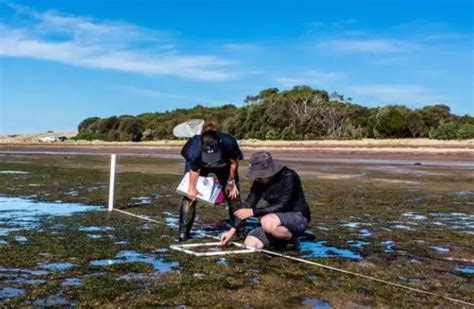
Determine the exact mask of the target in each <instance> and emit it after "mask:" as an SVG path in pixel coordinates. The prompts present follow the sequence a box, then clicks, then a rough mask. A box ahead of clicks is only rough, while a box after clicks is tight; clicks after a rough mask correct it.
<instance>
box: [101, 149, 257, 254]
mask: <svg viewBox="0 0 474 309" xmlns="http://www.w3.org/2000/svg"><path fill="white" fill-rule="evenodd" d="M116 165H117V155H116V154H111V155H110V184H109V203H108V207H107V210H108V211H109V212H110V211H113V210H116V211H118V212H122V213H126V212H124V211H122V210H119V209H114V197H115V168H116ZM126 214H129V213H126ZM129 215H133V214H129ZM134 216H136V215H134ZM136 217H139V218H142V219H144V217H142V216H136ZM150 221H151V220H150ZM220 245H221V243H220V242H206V243H195V244H179V245H171V246H170V248H171V249H173V250H177V251H181V252H184V253H187V254H191V255H194V256H216V255H226V254H239V253H253V252H256V250H255V249H252V248H246V247H244V246H243V245H241V244H238V243H235V242H232V243H231V244H230V245H232V246H235V247H237V248H239V249H236V250H225V251H224V250H220V251H205V252H197V251H193V250H192V248H197V247H217V246H220Z"/></svg>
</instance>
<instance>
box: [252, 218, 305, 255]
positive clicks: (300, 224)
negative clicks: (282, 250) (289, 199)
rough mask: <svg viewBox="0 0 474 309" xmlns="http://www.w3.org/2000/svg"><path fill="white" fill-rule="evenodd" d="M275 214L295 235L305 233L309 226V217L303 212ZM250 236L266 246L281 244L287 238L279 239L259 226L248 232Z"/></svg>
mask: <svg viewBox="0 0 474 309" xmlns="http://www.w3.org/2000/svg"><path fill="white" fill-rule="evenodd" d="M275 215H277V216H278V218H279V219H280V222H281V225H283V226H284V227H286V228H287V229H288V230H289V231H290V232H291V234H293V237H295V236H300V235H303V233H304V231H305V230H306V228H307V227H308V219H306V217H305V216H303V215H302V214H301V212H277V213H275ZM248 236H253V237H255V238H258V239H259V240H260V241H261V242H262V243H263V246H264V247H268V246H269V245H273V244H275V245H281V244H282V242H285V240H281V239H277V238H275V237H273V236H272V235H270V234H267V233H265V231H264V230H263V228H262V227H261V226H260V227H257V228H255V229H253V230H251V231H250V232H249V233H248Z"/></svg>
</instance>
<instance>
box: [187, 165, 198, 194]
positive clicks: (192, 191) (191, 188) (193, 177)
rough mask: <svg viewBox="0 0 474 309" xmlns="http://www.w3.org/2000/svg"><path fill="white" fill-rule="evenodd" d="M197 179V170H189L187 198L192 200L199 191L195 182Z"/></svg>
mask: <svg viewBox="0 0 474 309" xmlns="http://www.w3.org/2000/svg"><path fill="white" fill-rule="evenodd" d="M198 179H199V170H197V171H194V170H192V169H191V170H189V187H188V198H189V199H190V200H192V201H194V200H196V198H197V196H198V195H200V194H201V193H200V192H199V191H198V190H197V188H196V186H197V182H198Z"/></svg>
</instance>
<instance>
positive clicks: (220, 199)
mask: <svg viewBox="0 0 474 309" xmlns="http://www.w3.org/2000/svg"><path fill="white" fill-rule="evenodd" d="M214 181H215V182H214V183H215V185H217V186H219V190H220V192H219V194H218V195H217V198H216V203H215V204H216V205H220V204H223V203H224V202H225V193H224V188H223V187H222V186H221V185H220V184H219V180H217V178H214Z"/></svg>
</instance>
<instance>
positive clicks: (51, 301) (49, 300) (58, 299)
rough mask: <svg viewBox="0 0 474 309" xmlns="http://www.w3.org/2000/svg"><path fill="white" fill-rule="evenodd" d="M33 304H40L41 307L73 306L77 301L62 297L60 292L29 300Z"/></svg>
mask: <svg viewBox="0 0 474 309" xmlns="http://www.w3.org/2000/svg"><path fill="white" fill-rule="evenodd" d="M31 304H32V305H33V306H41V307H48V306H74V305H77V304H78V302H76V301H72V300H69V299H66V298H64V296H63V295H62V294H56V295H51V296H48V297H46V298H42V299H38V300H35V301H33V302H31Z"/></svg>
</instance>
